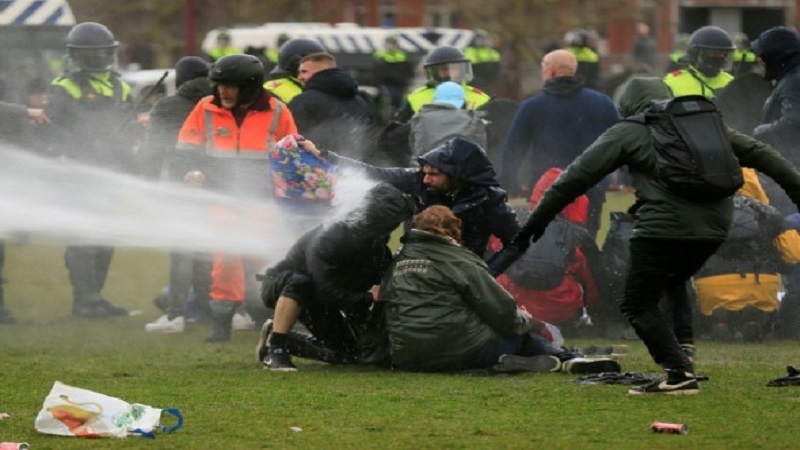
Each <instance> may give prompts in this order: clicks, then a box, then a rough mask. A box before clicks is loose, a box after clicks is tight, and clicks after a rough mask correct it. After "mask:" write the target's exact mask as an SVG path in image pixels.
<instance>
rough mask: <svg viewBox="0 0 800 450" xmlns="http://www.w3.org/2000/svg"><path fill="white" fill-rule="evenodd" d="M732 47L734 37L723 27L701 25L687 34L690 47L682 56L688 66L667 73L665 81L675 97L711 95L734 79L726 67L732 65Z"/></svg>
mask: <svg viewBox="0 0 800 450" xmlns="http://www.w3.org/2000/svg"><path fill="white" fill-rule="evenodd" d="M735 49H736V47H734V45H733V39H731V36H730V35H729V34H728V33H727V32H726V31H725V30H723V29H722V28H720V27H717V26H714V25H707V26H704V27H700V28H698V29H697V30H696V31H695V32H694V33H692V36H691V37H690V38H689V48H688V49H687V50H686V55H684V58H683V61H684V62H686V63H687V64H688V66H687V67H686V68H684V69H680V70H676V71H674V72H671V73H668V74H667V75H666V76H665V77H664V82H665V83H667V86H668V87H669V90H670V91H671V92H672V95H673V96H675V97H678V96H682V95H703V96H705V97H707V98H710V99H713V98H714V97H715V92H716V91H717V90H718V89H722V88H724V87H725V86H726V85H727V84H728V83H730V82H731V80H733V75H731V74H729V73H728V72H725V70H727V69H729V68H730V67H731V61H732V56H733V51H734V50H735Z"/></svg>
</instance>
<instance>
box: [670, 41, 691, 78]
mask: <svg viewBox="0 0 800 450" xmlns="http://www.w3.org/2000/svg"><path fill="white" fill-rule="evenodd" d="M689 38H690V35H689V34H688V33H678V34H677V35H675V39H674V41H673V43H672V52H670V54H669V56H668V57H667V58H668V59H669V61H667V73H670V72H675V71H676V70H681V69H683V68H684V67H686V63H685V62H684V56H685V55H686V49H687V48H689Z"/></svg>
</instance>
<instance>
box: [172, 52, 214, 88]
mask: <svg viewBox="0 0 800 450" xmlns="http://www.w3.org/2000/svg"><path fill="white" fill-rule="evenodd" d="M207 76H208V64H207V63H206V61H205V60H204V59H203V58H200V57H198V56H184V57H183V58H181V59H179V60H178V62H177V63H175V86H176V87H180V86H181V85H182V84H183V83H185V82H187V81H189V80H193V79H195V78H205V77H207Z"/></svg>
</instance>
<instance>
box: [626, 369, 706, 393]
mask: <svg viewBox="0 0 800 450" xmlns="http://www.w3.org/2000/svg"><path fill="white" fill-rule="evenodd" d="M699 393H700V386H699V385H698V384H697V377H695V376H694V374H692V373H689V372H681V373H679V374H672V373H671V374H670V376H668V377H667V379H666V380H655V381H653V382H650V383H647V384H645V385H642V386H637V387H635V388H633V389H631V390H629V391H628V394H631V395H646V394H664V395H696V394H699Z"/></svg>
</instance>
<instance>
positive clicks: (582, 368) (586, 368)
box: [561, 358, 620, 373]
mask: <svg viewBox="0 0 800 450" xmlns="http://www.w3.org/2000/svg"><path fill="white" fill-rule="evenodd" d="M561 370H562V371H563V372H566V373H603V372H619V371H620V365H619V363H618V362H616V361H614V360H613V359H610V358H593V359H590V358H572V359H568V360H566V361H564V362H563V363H561Z"/></svg>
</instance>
